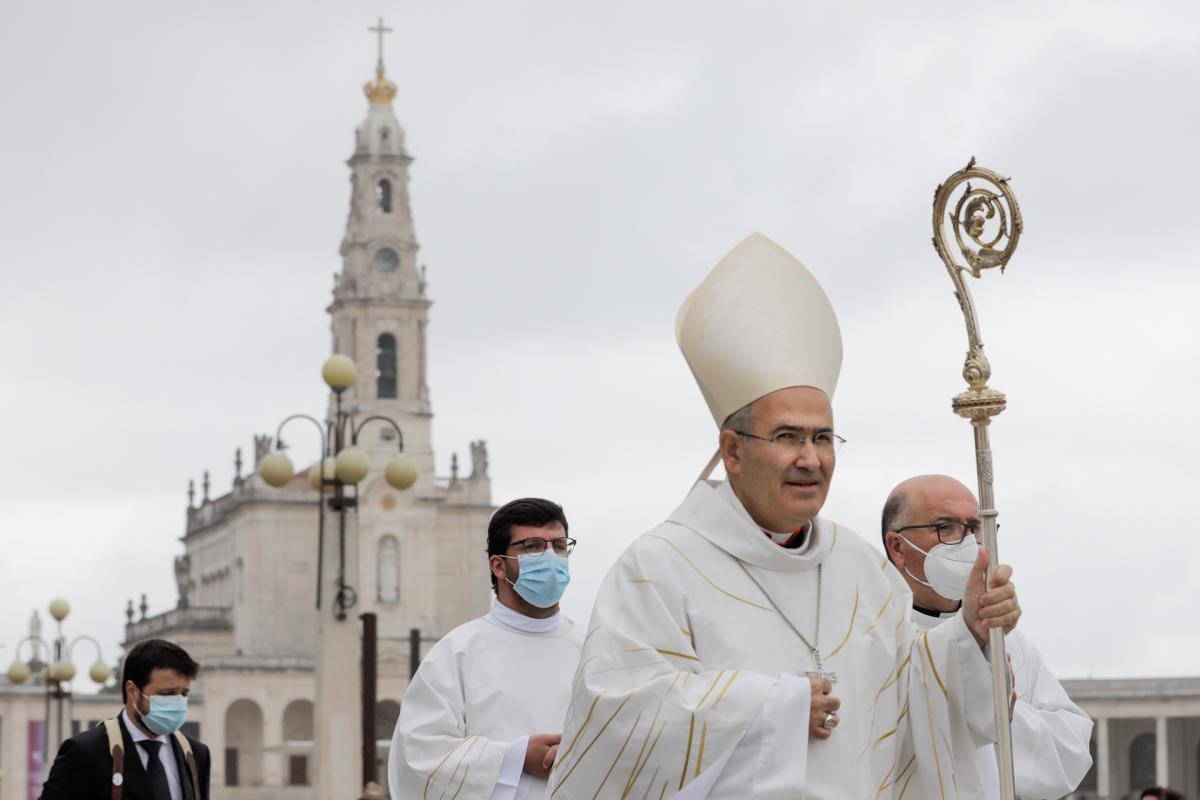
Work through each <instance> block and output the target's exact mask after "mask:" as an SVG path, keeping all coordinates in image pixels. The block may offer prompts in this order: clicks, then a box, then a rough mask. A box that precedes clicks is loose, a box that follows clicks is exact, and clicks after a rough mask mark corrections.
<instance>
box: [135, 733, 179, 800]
mask: <svg viewBox="0 0 1200 800" xmlns="http://www.w3.org/2000/svg"><path fill="white" fill-rule="evenodd" d="M138 744H140V745H141V746H142V747H143V748H145V750H146V754H147V755H149V756H150V759H149V761H147V762H146V780H147V782H149V784H150V797H151V798H152V800H171V787H170V784H168V783H167V771H166V769H164V768H163V763H162V760H161V759H159V757H158V750H159V748H160V747H162V742H155V741H151V740H150V739H143V740H142V741H140V742H138Z"/></svg>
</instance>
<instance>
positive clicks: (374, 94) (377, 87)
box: [363, 66, 396, 106]
mask: <svg viewBox="0 0 1200 800" xmlns="http://www.w3.org/2000/svg"><path fill="white" fill-rule="evenodd" d="M363 94H365V95H366V96H367V100H369V101H370V103H371V105H373V106H375V105H390V104H391V102H392V98H394V97H395V96H396V84H394V83H392V82H391V81H389V80H388V79H387V78H386V77H384V74H383V67H382V66H380V67H377V68H376V69H375V79H374V80H371V81H367V82H366V83H364V84H363Z"/></svg>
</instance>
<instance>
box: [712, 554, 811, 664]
mask: <svg viewBox="0 0 1200 800" xmlns="http://www.w3.org/2000/svg"><path fill="white" fill-rule="evenodd" d="M734 560H735V561H737V564H738V566H739V567H741V568H742V572H744V573H746V577H747V578H749V579H750V580H751V581H753V582H754V585H755V586H757V587H758V590H759V591H760V592H762V595H763V597H765V598H767V602H768V603H770V604H771V608H773V609H775V613H776V614H778V615H779V616H780V618H781V619H783V621H784V622H785V623H787V626H788V627H789V628H791V629H792V633H794V634H796V635H797V636H799V637H800V641H802V642H804V646H805V647H807V648H808V652H809V655H811V656H812V660H813V662H814V663H815V664H816V667H817V671H818V672H824V671H825V667H824V665H823V664H822V663H821V651H820V650H818V649H817V646H818V645H819V644H820V643H821V568H822V567H823V566H824V565H823V564H818V565H817V625H816V630H815V631H814V632H813V642H815V644H814V643H813V642H809V641H808V639H807V638H806V637H805V636H804V634H803V633H801V632H800V629H799V628H797V627H796V626H795V625H793V624H792V621H791V620H790V619H788V617H787V614H784V613H783V610H782V609H780V608H779V606H778V604H776V602H775V601H774V600H773V599H772V598H771V595H770V594H768V593H767V590H766V589H764V588H763V585H762V584H761V583H759V582H758V578H756V577H754V575H752V574H751V572H750V569H749V568H748V567H747V566H746V564H745V562H744V561H742V560H741V559H740V558H738V559H734Z"/></svg>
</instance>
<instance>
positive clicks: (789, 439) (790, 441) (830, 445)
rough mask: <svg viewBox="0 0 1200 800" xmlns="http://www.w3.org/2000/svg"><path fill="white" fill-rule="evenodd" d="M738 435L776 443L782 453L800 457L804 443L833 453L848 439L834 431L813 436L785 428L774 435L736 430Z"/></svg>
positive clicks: (821, 453) (819, 453)
mask: <svg viewBox="0 0 1200 800" xmlns="http://www.w3.org/2000/svg"><path fill="white" fill-rule="evenodd" d="M734 433H736V434H737V435H738V436H745V437H746V438H747V439H757V440H759V441H760V442H767V443H768V444H773V445H775V449H776V450H778V451H779V452H780V453H783V454H785V455H787V456H788V457H789V458H793V459H794V458H799V457H800V454H801V453H802V452H804V445H806V444H808V443H809V442H812V445H813V447H814V448H815V449H816V451H817V454H818V455H823V456H824V455H833V454H834V453H836V452H837V451H838V450H840V449H841V447H842V445H844V444H845V443H846V440H845V439H843V438H842V437H841V436H838V435H837V434H836V433H834V432H833V431H817V432H816V433H814V434H813V435H811V436H804V435H802V434H800V433H799V432H797V431H794V430H790V429H784V430H782V431H780V432H779V433H777V434H775V435H774V436H759V435H757V434H754V433H749V432H747V431H738V430H735V431H734Z"/></svg>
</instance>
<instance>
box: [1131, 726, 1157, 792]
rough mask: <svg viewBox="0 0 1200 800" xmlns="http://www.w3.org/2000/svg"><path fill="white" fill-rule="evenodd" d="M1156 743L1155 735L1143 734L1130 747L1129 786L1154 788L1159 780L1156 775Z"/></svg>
mask: <svg viewBox="0 0 1200 800" xmlns="http://www.w3.org/2000/svg"><path fill="white" fill-rule="evenodd" d="M1156 749H1157V747H1156V742H1155V738H1154V734H1153V733H1143V734H1141V735H1139V736H1135V737H1134V739H1133V742H1132V743H1131V744H1130V745H1129V785H1130V786H1137V787H1141V786H1153V785H1154V784H1155V782H1156V780H1157V776H1156V774H1155V770H1156V764H1155V755H1156V753H1155V750H1156Z"/></svg>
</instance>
